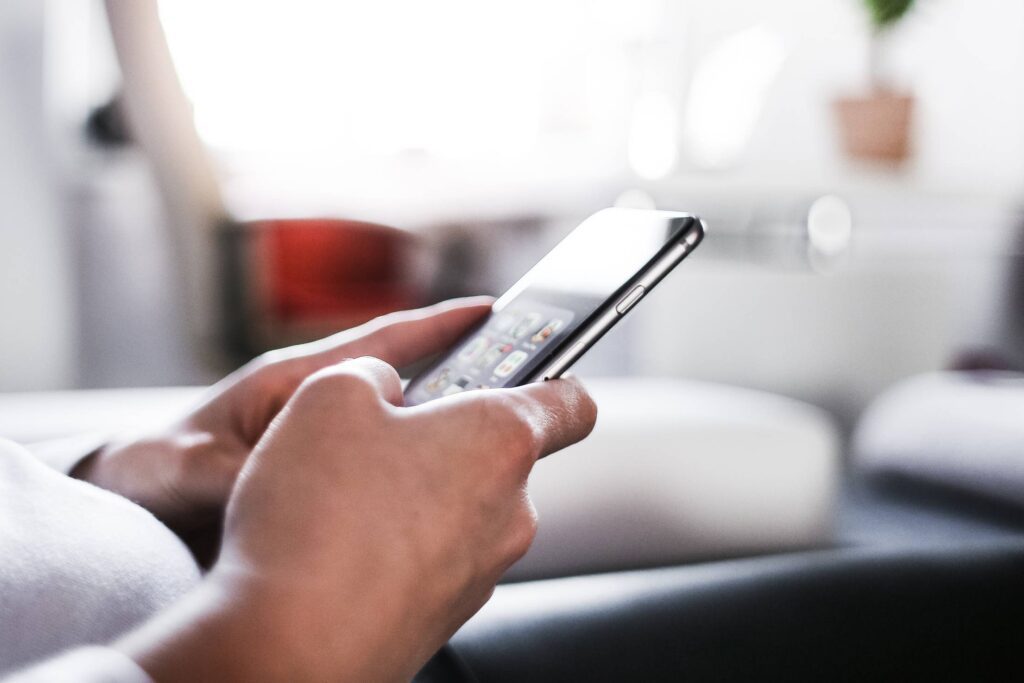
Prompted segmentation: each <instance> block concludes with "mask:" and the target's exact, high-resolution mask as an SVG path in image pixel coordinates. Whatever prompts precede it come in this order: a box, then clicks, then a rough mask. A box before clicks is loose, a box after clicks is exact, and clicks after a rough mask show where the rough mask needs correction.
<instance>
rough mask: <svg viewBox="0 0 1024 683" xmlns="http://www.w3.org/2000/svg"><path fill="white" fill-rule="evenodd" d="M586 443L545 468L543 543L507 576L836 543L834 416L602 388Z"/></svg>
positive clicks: (670, 388) (657, 382)
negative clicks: (833, 537)
mask: <svg viewBox="0 0 1024 683" xmlns="http://www.w3.org/2000/svg"><path fill="white" fill-rule="evenodd" d="M587 386H588V387H589V389H590V391H591V393H592V394H593V396H594V400H595V401H596V402H597V405H598V407H599V415H598V419H597V427H596V428H595V429H594V433H593V434H592V435H591V436H590V437H589V438H588V439H586V440H585V441H582V442H581V443H578V444H576V445H574V446H570V447H569V448H567V449H566V450H565V451H563V452H561V453H558V454H556V455H554V456H552V457H550V458H546V459H545V460H543V461H541V462H540V463H538V464H537V466H536V467H535V468H534V471H533V474H532V475H531V476H530V494H531V496H532V498H533V501H534V504H535V505H536V508H537V512H538V514H539V516H540V529H539V531H538V533H537V538H536V540H535V541H534V544H533V547H531V548H530V551H529V552H528V553H527V554H526V556H525V557H524V558H523V559H522V560H520V561H519V562H518V563H517V564H516V565H515V566H513V567H512V569H511V570H510V571H509V572H508V574H507V578H509V579H525V578H543V577H548V576H559V575H569V574H579V573H583V572H590V571H600V570H613V569H635V568H638V567H642V566H651V565H665V564H674V563H678V562H686V561H695V560H701V559H708V558H715V557H723V556H732V555H738V554H744V553H750V552H768V551H777V550H782V549H793V548H806V547H813V546H818V545H822V544H825V543H827V542H829V541H830V540H831V538H832V534H833V511H834V506H835V499H836V491H837V486H838V481H839V473H840V450H839V436H838V433H837V430H836V427H835V425H834V424H833V422H832V420H831V419H830V418H829V416H828V415H827V414H825V413H824V412H823V411H821V410H819V409H817V408H814V407H812V406H809V405H807V404H805V403H800V402H799V401H794V400H790V399H786V398H783V397H781V396H775V395H772V394H767V393H764V392H760V391H753V390H750V389H741V388H738V387H728V386H724V385H719V384H709V383H705V382H691V381H681V380H665V379H639V378H623V379H602V380H594V381H588V382H587Z"/></svg>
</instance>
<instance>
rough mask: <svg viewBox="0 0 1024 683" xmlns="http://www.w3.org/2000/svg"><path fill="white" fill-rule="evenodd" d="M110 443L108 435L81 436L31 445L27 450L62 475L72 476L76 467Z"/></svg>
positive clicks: (28, 445) (27, 446) (26, 447)
mask: <svg viewBox="0 0 1024 683" xmlns="http://www.w3.org/2000/svg"><path fill="white" fill-rule="evenodd" d="M109 441H110V435H109V434H107V433H105V432H104V433H92V434H81V435H78V436H67V437H64V438H61V439H50V440H49V441H39V442H36V443H30V444H27V445H26V446H25V449H26V450H28V451H30V452H31V453H32V455H34V456H36V458H38V459H39V460H40V461H42V462H43V463H44V464H46V465H49V466H50V467H52V468H53V469H55V470H57V471H58V472H60V473H61V474H71V470H73V469H75V465H77V464H78V463H80V462H82V460H84V459H85V458H86V457H88V456H90V455H92V454H93V453H95V452H96V451H98V450H99V449H100V448H101V447H102V446H104V445H106V444H107V443H108V442H109Z"/></svg>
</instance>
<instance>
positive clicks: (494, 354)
mask: <svg viewBox="0 0 1024 683" xmlns="http://www.w3.org/2000/svg"><path fill="white" fill-rule="evenodd" d="M511 350H512V345H511V344H508V343H501V344H495V345H494V346H492V347H491V348H489V349H487V352H486V353H484V355H482V356H480V358H479V359H478V360H477V361H476V364H477V366H479V367H481V368H486V367H490V366H491V365H494V364H495V363H497V362H498V360H500V359H501V357H502V356H504V355H505V354H506V353H508V352H509V351H511Z"/></svg>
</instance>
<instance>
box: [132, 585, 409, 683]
mask: <svg viewBox="0 0 1024 683" xmlns="http://www.w3.org/2000/svg"><path fill="white" fill-rule="evenodd" d="M247 584H248V582H247V581H245V580H244V579H239V578H238V577H237V576H234V575H227V574H226V573H218V571H216V570H215V571H214V572H213V573H211V575H210V576H208V577H207V579H206V580H205V581H204V582H203V584H202V585H201V586H200V587H198V588H197V589H196V590H195V591H193V592H192V593H191V594H189V595H188V596H186V597H185V598H184V599H182V600H181V601H180V602H179V603H178V604H176V605H175V606H174V607H172V608H171V609H169V610H166V611H165V612H163V613H161V614H160V615H157V616H156V617H155V618H154V619H152V620H151V621H149V622H148V623H147V624H145V625H144V626H142V627H141V628H139V629H137V630H136V631H134V632H133V633H131V634H129V635H128V636H126V637H124V638H123V639H121V641H119V642H118V643H116V644H115V645H114V647H115V648H116V649H118V650H119V651H121V652H123V653H125V654H127V655H128V656H129V657H131V658H132V659H133V660H134V661H135V662H137V663H138V664H139V666H141V667H142V668H143V669H144V670H145V671H146V672H147V673H148V674H149V675H150V676H151V677H152V678H153V679H154V680H155V681H158V682H159V683H177V682H178V681H205V680H220V681H266V682H267V683H274V682H276V681H309V682H311V683H316V682H317V681H325V682H326V681H329V682H330V683H343V682H345V681H359V682H361V683H362V682H366V681H401V680H407V679H408V678H409V676H411V673H408V672H406V671H405V670H404V668H403V667H400V666H396V662H395V660H394V658H393V657H390V656H389V655H388V653H387V652H385V648H384V647H383V643H384V642H385V641H386V639H387V636H388V633H387V631H388V629H387V628H386V620H384V619H375V618H374V617H375V613H374V610H373V609H370V608H367V609H362V608H361V607H360V606H358V605H355V604H352V605H351V609H350V610H348V612H349V616H350V618H349V619H344V620H341V621H338V622H335V623H333V624H323V623H316V612H317V610H316V609H315V608H313V607H306V608H302V607H301V605H302V604H303V602H302V601H301V600H297V599H295V595H293V594H291V592H290V591H288V590H287V589H281V588H273V589H268V588H267V587H266V586H262V585H261V586H259V587H253V586H251V585H247ZM363 607H372V605H367V604H364V605H363ZM379 611H380V610H378V612H379ZM325 627H329V628H331V630H333V631H336V632H333V633H325V632H324V631H325ZM407 674H408V675H407Z"/></svg>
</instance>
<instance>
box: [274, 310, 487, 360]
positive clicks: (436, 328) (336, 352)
mask: <svg viewBox="0 0 1024 683" xmlns="http://www.w3.org/2000/svg"><path fill="white" fill-rule="evenodd" d="M491 303H493V299H492V298H490V297H469V298H465V299H453V300H451V301H445V302H443V303H440V304H435V305H434V306H428V307H426V308H419V309H416V310H412V311H401V312H399V313H391V314H389V315H385V316H382V317H380V318H377V319H376V320H371V321H370V322H368V323H366V324H365V325H360V326H359V327H356V328H354V329H351V330H346V331H344V332H339V333H338V334H336V335H333V336H330V337H327V338H326V339H321V340H320V341H316V342H311V343H309V344H303V345H301V346H297V347H293V348H292V349H286V350H283V351H282V352H278V353H279V354H280V355H286V356H290V357H295V356H301V357H304V358H305V359H306V360H307V361H308V362H309V363H310V364H311V366H310V368H309V371H310V372H312V371H314V370H316V369H317V368H321V367H326V366H328V365H333V364H334V363H338V362H340V361H342V360H344V359H345V358H352V357H355V356H374V357H376V358H380V359H381V360H383V361H384V362H386V363H389V364H390V365H392V366H394V367H403V366H405V365H409V364H410V363H413V362H415V361H417V360H420V359H421V358H425V357H426V356H429V355H432V354H434V353H438V352H440V351H443V350H445V349H447V348H448V347H449V346H451V345H452V344H453V343H455V341H456V340H457V339H458V338H459V337H460V336H461V335H462V334H463V333H464V332H465V331H466V330H467V329H469V328H470V326H472V325H473V324H474V323H476V322H478V321H479V320H480V319H481V318H482V317H483V316H484V315H486V314H487V313H488V312H489V311H490V307H491Z"/></svg>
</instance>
